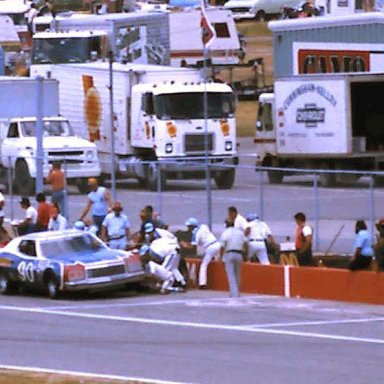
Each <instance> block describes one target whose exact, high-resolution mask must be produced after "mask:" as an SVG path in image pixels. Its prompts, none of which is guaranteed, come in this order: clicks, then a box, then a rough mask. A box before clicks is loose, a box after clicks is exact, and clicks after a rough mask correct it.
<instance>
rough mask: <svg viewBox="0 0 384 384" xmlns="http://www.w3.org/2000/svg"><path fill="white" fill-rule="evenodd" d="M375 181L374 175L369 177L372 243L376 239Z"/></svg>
mask: <svg viewBox="0 0 384 384" xmlns="http://www.w3.org/2000/svg"><path fill="white" fill-rule="evenodd" d="M374 186H375V179H374V176H373V175H370V176H369V196H370V198H369V208H370V214H371V235H372V241H373V239H374V235H375V217H376V212H375V188H374Z"/></svg>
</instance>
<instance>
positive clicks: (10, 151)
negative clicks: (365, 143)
mask: <svg viewBox="0 0 384 384" xmlns="http://www.w3.org/2000/svg"><path fill="white" fill-rule="evenodd" d="M19 144H20V131H19V125H18V123H17V122H11V123H10V124H9V128H8V132H7V134H6V137H5V138H4V140H3V141H2V143H1V162H2V164H3V165H4V166H5V167H7V168H9V167H11V164H13V163H14V162H15V160H16V159H15V158H14V157H15V153H18V146H19Z"/></svg>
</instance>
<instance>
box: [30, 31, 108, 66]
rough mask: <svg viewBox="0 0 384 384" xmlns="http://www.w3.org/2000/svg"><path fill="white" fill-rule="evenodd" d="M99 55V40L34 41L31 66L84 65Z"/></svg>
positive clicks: (57, 39)
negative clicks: (93, 56)
mask: <svg viewBox="0 0 384 384" xmlns="http://www.w3.org/2000/svg"><path fill="white" fill-rule="evenodd" d="M100 54H101V41H100V38H99V37H97V36H95V37H92V38H62V37H60V38H56V39H54V38H50V39H34V40H33V48H32V64H60V63H85V62H87V61H90V60H91V59H92V57H91V56H92V55H96V56H97V57H99V56H100Z"/></svg>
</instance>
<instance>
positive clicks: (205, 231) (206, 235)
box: [180, 217, 220, 289]
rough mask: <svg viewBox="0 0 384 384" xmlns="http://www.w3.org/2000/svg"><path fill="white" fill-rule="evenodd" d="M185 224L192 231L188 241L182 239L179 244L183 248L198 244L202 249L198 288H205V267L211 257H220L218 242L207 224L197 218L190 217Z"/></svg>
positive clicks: (206, 267)
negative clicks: (200, 222)
mask: <svg viewBox="0 0 384 384" xmlns="http://www.w3.org/2000/svg"><path fill="white" fill-rule="evenodd" d="M185 225H186V226H187V227H188V231H189V232H191V233H192V239H191V241H190V242H187V241H182V242H180V245H181V246H182V247H184V248H193V247H195V248H196V247H197V246H198V245H199V246H201V247H202V248H203V249H204V254H203V259H202V261H201V265H200V271H199V289H207V269H208V264H209V263H210V262H211V260H212V259H214V258H215V259H219V257H220V243H219V242H218V241H217V239H216V236H215V235H214V234H213V233H212V232H211V231H210V229H209V228H208V226H207V225H205V224H199V222H198V221H197V219H195V218H194V217H190V218H189V219H188V220H187V221H186V222H185Z"/></svg>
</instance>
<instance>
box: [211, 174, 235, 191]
mask: <svg viewBox="0 0 384 384" xmlns="http://www.w3.org/2000/svg"><path fill="white" fill-rule="evenodd" d="M214 179H215V183H216V185H217V188H219V189H231V188H232V187H233V184H234V182H235V170H234V169H228V170H225V171H218V172H216V174H215V176H214Z"/></svg>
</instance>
